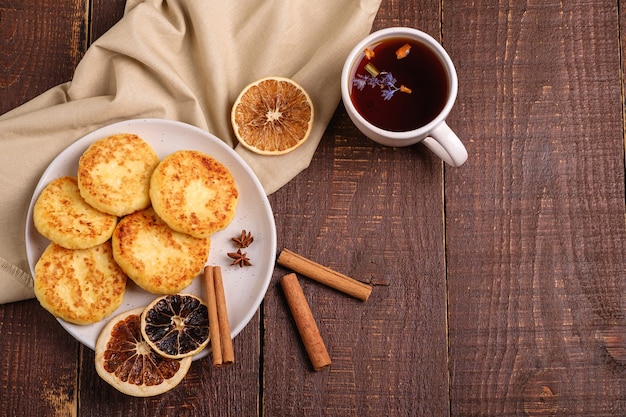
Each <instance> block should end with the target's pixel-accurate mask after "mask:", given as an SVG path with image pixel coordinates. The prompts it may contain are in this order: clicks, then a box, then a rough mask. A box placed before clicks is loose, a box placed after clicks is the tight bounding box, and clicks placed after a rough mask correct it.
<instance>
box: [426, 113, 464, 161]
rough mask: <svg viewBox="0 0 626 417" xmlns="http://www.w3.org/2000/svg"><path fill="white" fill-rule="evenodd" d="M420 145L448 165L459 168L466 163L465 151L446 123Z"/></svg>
mask: <svg viewBox="0 0 626 417" xmlns="http://www.w3.org/2000/svg"><path fill="white" fill-rule="evenodd" d="M422 143H424V145H426V146H427V147H428V149H430V150H431V151H433V152H434V153H435V155H437V156H438V157H439V158H441V159H443V160H444V161H445V162H446V163H447V164H448V165H451V166H453V167H460V166H461V165H463V164H464V163H465V161H467V149H465V146H463V143H461V140H460V139H459V137H458V136H457V135H456V133H454V132H453V131H452V129H450V127H449V126H448V125H447V123H446V122H442V123H441V124H440V125H439V126H437V127H436V128H435V129H434V130H433V131H432V132H430V136H429V137H427V138H424V140H422Z"/></svg>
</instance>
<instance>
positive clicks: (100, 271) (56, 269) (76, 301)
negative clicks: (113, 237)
mask: <svg viewBox="0 0 626 417" xmlns="http://www.w3.org/2000/svg"><path fill="white" fill-rule="evenodd" d="M34 289H35V296H36V297H37V299H38V300H39V302H40V303H41V305H42V307H43V308H45V309H46V310H48V311H49V312H50V313H52V314H53V315H54V316H55V317H59V318H61V319H63V320H65V321H67V322H70V323H75V324H91V323H96V322H98V321H100V320H102V319H103V318H105V317H107V316H109V315H110V314H111V313H112V312H113V311H115V309H116V308H117V307H119V306H120V304H121V303H122V299H123V297H124V292H125V290H126V275H125V274H124V272H123V271H122V270H121V269H120V267H119V266H118V265H117V264H116V263H115V261H114V260H113V253H112V251H111V242H110V241H107V242H105V243H103V244H102V245H98V246H95V247H93V248H89V249H75V250H73V249H65V248H63V247H61V246H59V245H57V244H56V243H51V244H50V245H49V246H48V247H47V248H46V250H45V251H44V252H43V254H42V255H41V258H40V259H39V261H38V262H37V264H36V265H35V285H34Z"/></svg>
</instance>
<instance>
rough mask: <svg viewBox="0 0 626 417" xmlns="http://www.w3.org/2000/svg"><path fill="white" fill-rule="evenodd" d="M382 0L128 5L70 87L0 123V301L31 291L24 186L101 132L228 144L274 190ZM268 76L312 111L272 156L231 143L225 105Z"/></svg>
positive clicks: (316, 131)
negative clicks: (150, 127) (137, 122)
mask: <svg viewBox="0 0 626 417" xmlns="http://www.w3.org/2000/svg"><path fill="white" fill-rule="evenodd" d="M380 1H381V0H326V1H310V0H267V1H257V0H238V1H232V0H212V1H193V0H188V1H185V0H143V1H142V0H128V2H127V4H126V9H125V12H124V16H123V18H122V19H121V20H120V21H119V22H118V23H117V24H116V25H115V26H114V27H112V28H111V29H110V30H109V31H108V32H107V33H105V34H104V35H103V36H102V37H100V38H99V39H98V40H97V41H96V42H94V44H93V45H91V47H90V48H89V49H88V50H87V52H86V54H85V56H84V57H83V59H82V60H81V62H80V63H79V65H78V66H77V68H76V71H75V73H74V77H73V78H72V81H71V82H68V83H65V84H61V85H58V86H56V87H54V88H52V89H50V90H48V91H47V92H45V93H43V94H41V95H40V96H38V97H36V98H34V99H33V100H31V101H29V102H28V103H25V104H23V105H22V106H20V107H18V108H16V109H14V110H11V111H9V112H8V113H5V114H4V115H2V116H0V187H1V188H0V189H2V195H3V196H4V198H3V199H1V200H0V228H1V230H2V232H3V233H2V235H1V238H0V285H1V287H2V291H1V292H0V303H7V302H12V301H18V300H23V299H28V298H32V297H33V296H34V294H33V290H32V277H31V276H30V273H29V272H28V271H29V267H28V263H27V259H26V251H25V238H24V228H25V222H26V213H27V209H28V204H29V201H30V198H31V196H32V193H33V190H34V188H35V186H36V184H37V182H38V180H39V178H40V176H41V175H42V173H43V171H44V170H45V168H46V167H47V166H48V164H49V163H50V162H51V161H52V160H53V159H54V158H55V157H56V156H57V155H58V154H59V153H60V152H61V151H62V150H63V149H65V148H66V147H67V146H68V145H70V144H71V143H72V142H74V141H75V140H77V139H78V138H80V137H81V136H83V135H85V134H87V133H89V132H90V131H93V130H95V129H97V128H99V127H102V126H104V125H108V124H111V123H115V122H119V121H122V120H128V119H136V118H148V117H150V118H164V119H171V120H178V121H181V122H185V123H189V124H192V125H195V126H197V127H200V128H202V129H205V130H208V131H210V132H211V133H213V134H214V135H215V136H217V137H219V138H221V139H223V140H224V141H225V142H226V143H228V144H230V145H231V146H233V147H234V148H235V150H236V152H238V153H239V154H240V155H241V156H242V157H243V159H244V160H245V161H246V162H247V163H248V164H249V165H250V167H251V168H252V169H253V171H254V172H255V173H256V175H257V176H258V177H259V179H260V181H261V183H262V184H263V186H264V189H265V192H266V193H267V194H271V193H272V192H274V191H276V190H277V189H278V188H280V187H281V186H283V185H284V184H285V183H287V182H288V181H289V180H291V179H292V178H293V177H294V176H295V175H297V174H298V173H299V172H301V171H302V170H303V169H305V168H307V167H308V165H309V163H310V161H311V159H312V157H313V153H314V152H315V149H316V148H317V145H318V144H319V141H320V139H321V137H322V134H323V132H324V130H325V129H326V126H327V125H328V122H329V121H330V118H331V117H332V114H333V113H334V111H335V109H336V107H337V105H338V103H339V100H340V96H341V93H340V88H339V78H340V72H341V67H342V65H343V61H344V59H345V57H346V55H347V54H348V52H349V50H350V48H352V47H353V45H355V44H356V43H357V42H358V41H359V40H360V39H361V38H362V37H364V36H365V35H366V34H367V33H369V31H370V30H371V25H372V21H373V19H374V17H375V15H376V12H377V11H378V7H379V5H380ZM265 76H283V77H288V78H292V79H294V80H295V81H297V82H298V83H299V84H300V85H302V86H303V87H304V89H305V90H307V92H308V93H309V95H310V96H311V99H312V100H313V104H314V106H315V116H316V118H315V123H314V127H313V131H312V133H311V136H310V137H309V139H308V140H307V142H306V143H305V144H304V145H302V146H301V147H299V148H298V149H296V150H295V151H293V152H291V153H289V154H286V155H281V156H261V155H257V154H254V153H251V152H249V151H247V150H246V149H245V148H243V147H242V146H237V143H236V139H235V138H234V135H233V133H232V127H231V125H230V117H229V114H230V108H231V106H232V104H233V102H234V101H235V99H236V98H237V95H238V94H239V92H240V91H241V90H242V89H243V88H244V87H245V86H246V85H247V84H249V83H250V82H252V81H255V80H257V79H259V78H262V77H265Z"/></svg>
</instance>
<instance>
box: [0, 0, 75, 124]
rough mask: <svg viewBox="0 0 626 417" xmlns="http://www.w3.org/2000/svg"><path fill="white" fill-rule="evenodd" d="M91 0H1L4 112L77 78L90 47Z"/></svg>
mask: <svg viewBox="0 0 626 417" xmlns="http://www.w3.org/2000/svg"><path fill="white" fill-rule="evenodd" d="M86 4H87V3H86V1H85V0H68V1H63V2H51V1H26V0H12V1H2V2H0V42H1V43H0V50H1V51H2V53H0V97H2V100H0V114H3V113H5V112H7V111H8V110H11V109H13V108H14V107H17V106H19V105H20V104H22V103H24V102H26V101H28V100H30V99H31V98H34V97H35V96H37V95H39V94H41V93H43V92H44V91H46V90H48V89H49V88H51V87H53V86H55V85H57V84H60V83H62V82H65V81H69V80H70V79H71V78H72V74H73V72H74V68H75V67H76V64H77V63H78V61H80V58H81V57H82V56H83V54H84V52H85V45H86V36H85V34H86V27H87V15H86V13H85V10H87V7H86ZM59 28H62V30H59Z"/></svg>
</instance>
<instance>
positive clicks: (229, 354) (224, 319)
mask: <svg viewBox="0 0 626 417" xmlns="http://www.w3.org/2000/svg"><path fill="white" fill-rule="evenodd" d="M213 279H214V283H215V298H216V300H217V319H218V321H219V329H220V341H221V343H222V364H223V365H229V364H231V363H233V362H235V352H234V350H233V339H231V337H230V323H229V322H228V311H227V310H226V296H225V294H224V282H223V281H222V268H220V267H219V266H214V267H213Z"/></svg>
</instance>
